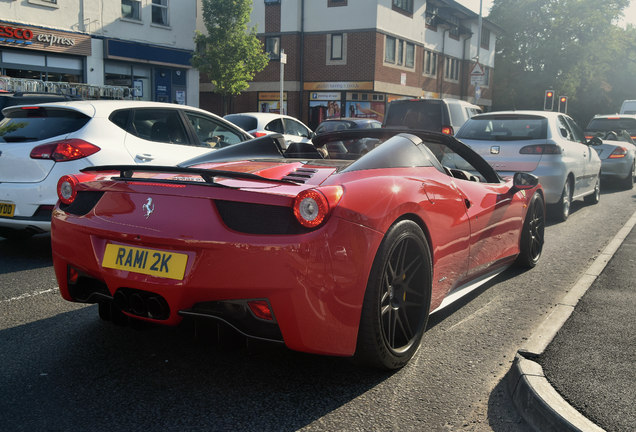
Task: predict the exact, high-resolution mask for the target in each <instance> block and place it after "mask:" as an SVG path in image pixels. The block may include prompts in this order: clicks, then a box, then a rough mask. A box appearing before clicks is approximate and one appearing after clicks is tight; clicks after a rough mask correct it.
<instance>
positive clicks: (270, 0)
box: [265, 0, 280, 5]
mask: <svg viewBox="0 0 636 432" xmlns="http://www.w3.org/2000/svg"><path fill="white" fill-rule="evenodd" d="M265 4H266V5H273V4H280V0H265Z"/></svg>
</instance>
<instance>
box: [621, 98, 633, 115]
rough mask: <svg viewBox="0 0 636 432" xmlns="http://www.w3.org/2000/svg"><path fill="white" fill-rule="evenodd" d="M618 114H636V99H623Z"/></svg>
mask: <svg viewBox="0 0 636 432" xmlns="http://www.w3.org/2000/svg"><path fill="white" fill-rule="evenodd" d="M620 114H636V100H626V101H623V105H621V112H620Z"/></svg>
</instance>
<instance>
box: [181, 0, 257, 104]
mask: <svg viewBox="0 0 636 432" xmlns="http://www.w3.org/2000/svg"><path fill="white" fill-rule="evenodd" d="M251 9H252V0H203V22H204V23H205V28H206V30H207V34H203V33H201V32H199V31H197V32H196V35H195V37H194V42H195V44H196V47H197V48H196V51H195V53H194V56H193V57H192V65H193V66H194V67H196V68H197V69H199V71H200V72H203V73H204V74H205V75H206V76H207V77H208V78H209V79H210V81H211V82H212V84H213V85H214V92H215V93H219V94H221V95H222V96H223V111H224V112H223V114H227V112H228V96H232V95H238V94H240V93H241V92H242V91H243V90H245V89H247V88H248V87H249V82H250V81H251V80H252V79H253V78H254V75H255V74H256V73H257V72H260V71H262V70H263V69H265V67H266V66H267V63H268V62H269V57H268V55H267V54H266V53H265V52H264V49H263V43H262V42H261V41H260V40H258V38H257V37H256V28H252V29H250V30H248V28H247V25H248V23H249V21H250V12H251Z"/></svg>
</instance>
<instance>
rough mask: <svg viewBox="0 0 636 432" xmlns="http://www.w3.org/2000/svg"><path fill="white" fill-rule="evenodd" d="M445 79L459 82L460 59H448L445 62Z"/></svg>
mask: <svg viewBox="0 0 636 432" xmlns="http://www.w3.org/2000/svg"><path fill="white" fill-rule="evenodd" d="M444 79H446V80H447V81H459V59H456V58H452V57H446V60H445V62H444Z"/></svg>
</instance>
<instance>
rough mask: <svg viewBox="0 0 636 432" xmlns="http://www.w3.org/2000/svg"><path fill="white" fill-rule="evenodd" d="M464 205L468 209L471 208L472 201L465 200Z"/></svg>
mask: <svg viewBox="0 0 636 432" xmlns="http://www.w3.org/2000/svg"><path fill="white" fill-rule="evenodd" d="M464 204H465V205H466V208H467V209H469V208H470V201H469V200H468V198H464Z"/></svg>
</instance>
